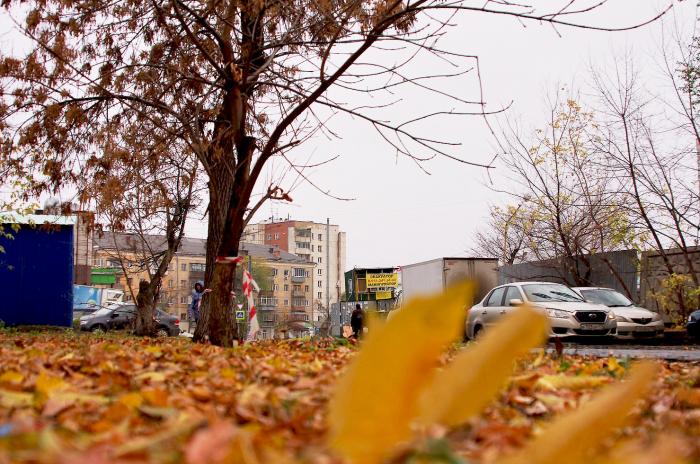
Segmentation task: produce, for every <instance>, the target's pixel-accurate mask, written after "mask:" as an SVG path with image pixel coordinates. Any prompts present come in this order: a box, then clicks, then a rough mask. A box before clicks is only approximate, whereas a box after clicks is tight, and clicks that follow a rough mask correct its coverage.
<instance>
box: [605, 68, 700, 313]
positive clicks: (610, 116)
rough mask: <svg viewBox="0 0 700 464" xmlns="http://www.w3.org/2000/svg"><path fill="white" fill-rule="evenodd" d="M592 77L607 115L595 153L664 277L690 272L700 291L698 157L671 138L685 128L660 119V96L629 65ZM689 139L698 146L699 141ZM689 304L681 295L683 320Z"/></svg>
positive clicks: (679, 302) (670, 120)
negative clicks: (695, 161)
mask: <svg viewBox="0 0 700 464" xmlns="http://www.w3.org/2000/svg"><path fill="white" fill-rule="evenodd" d="M593 78H594V83H595V87H596V90H597V92H598V95H599V97H600V101H601V106H600V114H601V115H603V116H604V119H603V121H602V122H603V124H602V125H601V130H600V132H599V136H598V137H597V138H596V139H595V140H596V147H595V150H597V151H598V152H599V154H600V155H601V156H602V157H604V158H605V159H606V160H607V168H608V169H610V170H611V171H612V172H614V173H615V178H616V179H617V185H618V187H619V188H620V189H621V190H622V193H623V196H624V198H623V200H622V202H621V204H622V205H625V207H626V208H627V210H628V212H629V214H630V216H631V217H632V219H633V220H634V222H635V223H636V224H638V225H639V234H640V237H642V238H643V239H644V240H645V242H646V246H647V247H648V248H651V249H653V250H654V251H655V252H656V253H657V254H658V255H659V257H660V258H661V260H662V262H663V268H664V270H665V272H666V275H667V276H668V277H672V276H674V275H675V274H680V273H686V272H687V273H688V275H689V276H690V277H691V279H692V281H693V282H694V285H695V286H696V287H698V286H700V285H699V283H698V279H699V278H700V275H699V274H698V270H699V269H696V267H697V264H696V263H695V262H694V259H693V253H694V248H693V243H692V241H691V239H692V238H693V237H695V236H697V228H698V216H697V214H698V212H697V197H696V196H695V195H694V192H693V190H694V189H692V187H691V185H692V182H693V181H694V177H693V176H692V173H693V172H694V171H693V170H692V167H690V165H689V162H688V161H689V157H690V156H692V155H693V154H694V152H691V151H690V150H688V148H687V146H688V145H687V144H685V147H686V148H683V145H684V144H683V143H681V145H680V147H679V145H678V144H677V143H675V142H674V141H673V140H670V139H669V138H668V135H669V134H676V135H679V130H680V132H683V130H681V128H682V127H683V124H677V123H676V122H673V121H672V119H669V118H668V117H667V116H663V117H659V116H657V113H656V110H655V109H654V108H653V107H652V103H651V102H653V101H654V99H655V97H656V96H655V95H651V94H649V93H648V92H645V91H643V90H642V86H641V84H640V83H639V74H638V73H637V72H636V71H635V68H634V64H633V63H632V62H631V60H629V59H625V60H618V65H617V68H616V69H615V70H614V71H613V72H612V73H610V74H602V73H593ZM672 82H673V81H672ZM689 138H690V141H692V142H693V145H694V142H695V140H696V139H695V136H694V135H693V136H692V137H689ZM680 140H682V137H681V138H680ZM690 159H692V158H690ZM675 255H680V256H681V260H680V262H678V261H677V260H676V259H675V258H674V256H675ZM679 292H680V290H679ZM686 301H687V299H686V298H685V297H684V296H683V295H681V294H680V293H679V294H678V295H677V298H676V303H677V304H678V305H679V314H680V315H686V314H687V312H688V308H687V307H686V306H687V305H686Z"/></svg>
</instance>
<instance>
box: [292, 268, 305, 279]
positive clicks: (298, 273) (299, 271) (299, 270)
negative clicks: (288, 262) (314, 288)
mask: <svg viewBox="0 0 700 464" xmlns="http://www.w3.org/2000/svg"><path fill="white" fill-rule="evenodd" d="M305 276H306V274H305V272H304V269H303V268H300V267H295V268H294V277H305Z"/></svg>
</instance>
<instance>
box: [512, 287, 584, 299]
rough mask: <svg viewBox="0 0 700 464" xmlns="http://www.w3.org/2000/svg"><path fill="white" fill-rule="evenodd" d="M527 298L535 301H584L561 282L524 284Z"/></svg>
mask: <svg viewBox="0 0 700 464" xmlns="http://www.w3.org/2000/svg"><path fill="white" fill-rule="evenodd" d="M523 290H524V291H525V295H527V299H528V300H530V301H532V302H534V303H542V302H546V301H583V299H582V298H581V297H579V296H578V295H576V294H575V293H574V292H573V291H572V290H571V289H570V288H569V287H566V286H564V285H560V284H527V285H523Z"/></svg>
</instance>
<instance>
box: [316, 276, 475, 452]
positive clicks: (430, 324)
mask: <svg viewBox="0 0 700 464" xmlns="http://www.w3.org/2000/svg"><path fill="white" fill-rule="evenodd" d="M471 295H472V285H471V284H461V285H457V286H455V287H452V288H450V289H448V290H447V291H446V292H445V293H443V294H441V295H437V296H433V297H428V298H416V299H414V300H412V301H410V302H409V303H408V304H407V305H406V306H405V307H403V308H401V309H400V310H399V311H396V314H395V315H394V316H393V317H392V318H391V319H390V320H389V321H387V322H386V323H385V324H381V325H379V326H378V327H375V328H373V330H371V331H370V332H369V333H368V334H367V338H366V339H365V341H364V342H363V343H362V345H361V349H360V351H359V353H358V354H357V356H356V357H355V359H354V360H353V361H352V362H351V363H350V365H349V367H348V369H347V371H346V372H345V374H344V375H343V376H342V377H341V379H340V380H339V382H338V384H337V386H336V391H335V395H334V396H333V398H332V399H331V402H330V405H329V419H328V420H329V425H330V444H331V446H332V447H333V448H334V449H335V450H336V451H338V452H339V453H340V454H342V455H344V456H345V457H346V458H348V459H349V460H350V461H351V462H362V463H367V464H370V463H375V462H381V461H383V460H384V459H385V458H387V457H388V456H389V455H390V454H391V452H392V450H393V448H394V446H395V445H397V444H398V443H400V442H401V441H403V440H406V439H408V438H410V436H411V429H410V424H411V421H412V420H413V419H415V417H416V414H417V412H418V407H417V400H418V398H419V396H420V394H421V392H422V390H423V388H425V386H426V385H427V384H428V383H429V381H430V376H431V374H432V373H433V372H434V370H435V366H436V363H437V359H438V358H439V356H440V354H441V353H442V352H443V350H444V349H445V347H446V346H447V345H448V344H449V343H450V342H451V341H453V340H455V339H456V338H457V337H458V336H459V335H460V334H461V333H462V330H463V329H462V322H463V321H464V317H465V314H466V311H465V303H466V302H468V301H471Z"/></svg>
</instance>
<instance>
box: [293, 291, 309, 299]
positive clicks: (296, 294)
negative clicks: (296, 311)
mask: <svg viewBox="0 0 700 464" xmlns="http://www.w3.org/2000/svg"><path fill="white" fill-rule="evenodd" d="M305 296H306V292H305V291H304V290H292V298H294V297H298V298H304V297H305Z"/></svg>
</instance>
